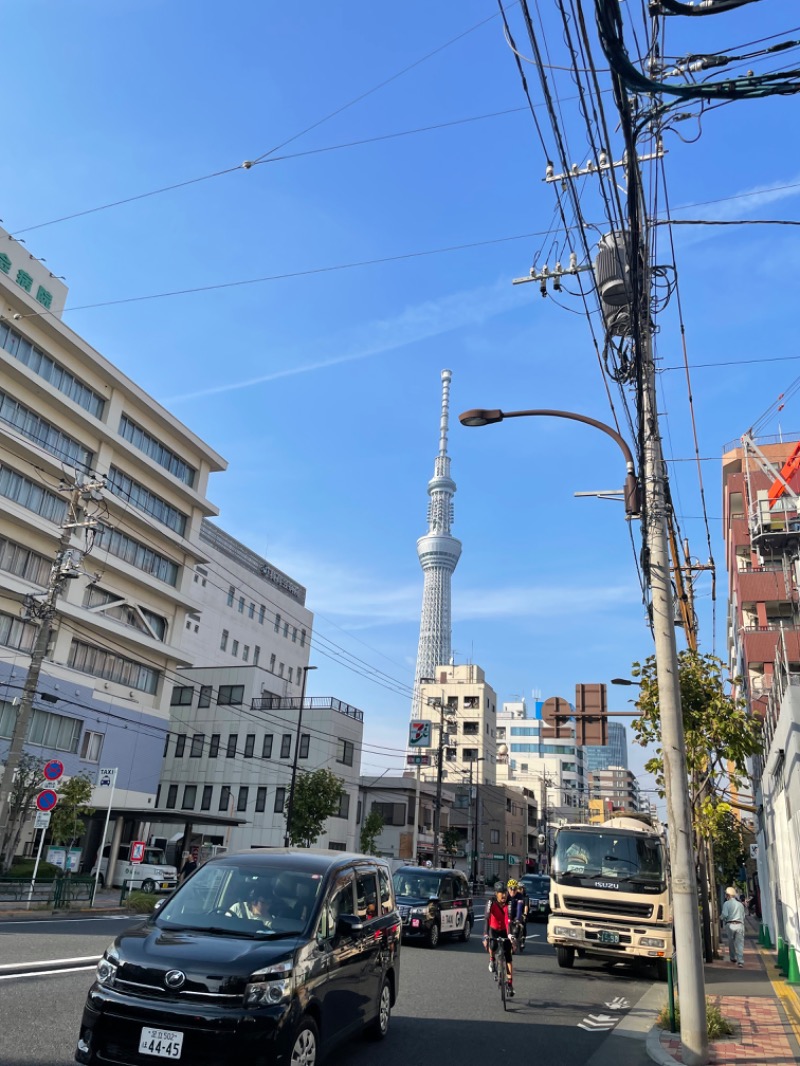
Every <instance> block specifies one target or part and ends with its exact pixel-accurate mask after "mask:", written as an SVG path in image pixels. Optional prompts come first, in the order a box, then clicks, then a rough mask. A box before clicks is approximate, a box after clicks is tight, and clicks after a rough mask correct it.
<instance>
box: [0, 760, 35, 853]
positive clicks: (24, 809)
mask: <svg viewBox="0 0 800 1066" xmlns="http://www.w3.org/2000/svg"><path fill="white" fill-rule="evenodd" d="M43 787H44V782H43V779H42V761H41V759H37V758H36V757H35V756H33V755H27V754H23V755H22V757H21V758H20V760H19V763H18V764H17V769H16V773H15V774H14V783H13V785H12V786H11V800H10V803H9V805H8V822H7V824H6V830H5V833H4V834H3V839H2V840H0V855H2V857H3V858H2V864H0V870H2V872H3V873H8V871H9V870H10V869H11V865H12V863H13V862H14V856H15V855H16V853H17V849H18V848H19V842H20V838H21V837H22V828H23V826H24V825H25V821H26V819H27V818H28V815H29V814H30V813H31V810H32V808H33V801H34V799H35V798H36V795H37V794H38V793H39V792H40V791H41V789H42V788H43Z"/></svg>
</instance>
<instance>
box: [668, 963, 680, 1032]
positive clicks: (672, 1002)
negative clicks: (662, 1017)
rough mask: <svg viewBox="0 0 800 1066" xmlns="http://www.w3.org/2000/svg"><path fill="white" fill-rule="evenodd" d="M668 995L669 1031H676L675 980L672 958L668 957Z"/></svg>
mask: <svg viewBox="0 0 800 1066" xmlns="http://www.w3.org/2000/svg"><path fill="white" fill-rule="evenodd" d="M667 995H668V996H669V1031H670V1032H671V1033H675V1032H677V1030H678V1025H677V1021H676V1018H675V982H674V981H673V962H672V959H667Z"/></svg>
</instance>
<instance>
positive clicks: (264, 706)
mask: <svg viewBox="0 0 800 1066" xmlns="http://www.w3.org/2000/svg"><path fill="white" fill-rule="evenodd" d="M250 710H251V711H298V710H300V697H299V696H265V697H264V698H263V699H256V700H251V701H250ZM303 710H304V711H335V712H336V713H337V714H343V715H346V717H347V718H354V719H355V720H356V721H357V722H363V721H364V712H363V711H359V710H358V709H357V708H356V707H351V706H350V704H349V703H344V702H343V701H342V700H336V699H334V698H333V696H306V697H305V699H304V700H303Z"/></svg>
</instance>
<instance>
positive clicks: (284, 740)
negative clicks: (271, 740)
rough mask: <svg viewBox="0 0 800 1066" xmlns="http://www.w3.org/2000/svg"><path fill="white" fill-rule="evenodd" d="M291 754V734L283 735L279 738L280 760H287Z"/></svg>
mask: <svg viewBox="0 0 800 1066" xmlns="http://www.w3.org/2000/svg"><path fill="white" fill-rule="evenodd" d="M291 753H292V734H291V733H284V734H283V736H282V737H281V758H282V759H288V758H289V756H290V755H291Z"/></svg>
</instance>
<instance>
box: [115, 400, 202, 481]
mask: <svg viewBox="0 0 800 1066" xmlns="http://www.w3.org/2000/svg"><path fill="white" fill-rule="evenodd" d="M119 435H120V437H122V439H123V440H126V441H128V443H129V444H132V445H133V446H134V448H138V449H139V451H140V452H144V454H145V455H147V456H149V457H150V458H151V459H152V460H153V461H154V462H156V463H158V465H159V466H163V468H164V469H165V470H168V471H169V472H170V474H172V476H173V477H176V478H177V479H178V480H179V481H182V482H183V483H184V485H189V486H190V487H191V486H192V485H194V479H195V475H196V473H197V471H196V470H194V469H193V468H192V467H191V466H189V464H188V463H185V462H184V461H183V459H181V458H180V457H179V456H177V455H176V454H175V452H173V451H170V449H169V448H167V447H165V446H164V445H163V444H162V443H161V441H159V440H156V438H155V437H151V436H150V434H149V433H148V432H147V430H144V429H142V427H141V426H137V425H136V423H135V422H132V421H131V420H130V418H128V416H127V415H122V416H121V418H120V420H119Z"/></svg>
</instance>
